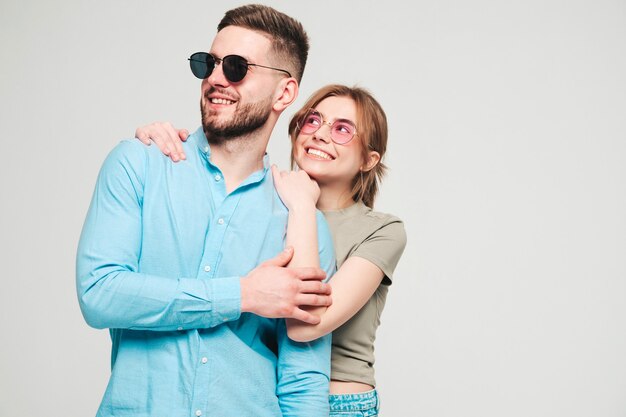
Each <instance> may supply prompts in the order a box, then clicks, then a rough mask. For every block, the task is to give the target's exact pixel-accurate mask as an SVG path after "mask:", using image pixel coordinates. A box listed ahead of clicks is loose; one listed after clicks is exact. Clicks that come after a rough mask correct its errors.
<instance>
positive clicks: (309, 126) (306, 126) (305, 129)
mask: <svg viewBox="0 0 626 417" xmlns="http://www.w3.org/2000/svg"><path fill="white" fill-rule="evenodd" d="M321 125H322V116H321V115H320V114H319V113H318V112H316V111H309V112H308V113H307V114H305V115H304V117H303V118H302V122H301V123H300V131H301V132H302V133H304V134H305V135H309V134H311V133H314V132H316V131H317V129H319V128H320V126H321Z"/></svg>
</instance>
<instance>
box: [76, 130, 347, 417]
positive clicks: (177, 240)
mask: <svg viewBox="0 0 626 417" xmlns="http://www.w3.org/2000/svg"><path fill="white" fill-rule="evenodd" d="M183 146H184V148H185V153H186V155H187V160H185V161H181V162H178V163H172V162H171V161H170V160H169V158H167V157H164V156H163V155H162V154H161V152H160V151H159V149H157V147H155V146H151V147H147V146H144V145H143V144H142V143H140V142H139V141H138V140H134V139H133V140H126V141H122V142H121V143H120V144H119V145H118V146H117V147H116V148H114V149H113V151H112V152H111V153H110V154H109V156H108V157H107V158H106V160H105V162H104V165H103V166H102V169H101V171H100V174H99V176H98V180H97V184H96V188H95V192H94V195H93V199H92V201H91V206H90V208H89V212H88V214H87V219H86V221H85V224H84V227H83V231H82V235H81V239H80V243H79V246H78V255H77V291H78V298H79V303H80V307H81V310H82V312H83V315H84V317H85V320H86V321H87V323H88V324H89V325H91V326H93V327H96V328H109V329H110V333H111V339H112V356H111V365H112V372H111V377H110V380H109V384H108V387H107V390H106V393H105V394H104V398H103V400H102V403H101V405H100V408H99V411H98V416H103V417H104V416H133V417H144V416H145V417H177V416H194V417H195V416H220V417H221V416H238V417H241V416H254V417H262V416H268V417H269V416H272V417H276V416H299V417H302V416H312V417H320V416H323V415H327V414H328V381H329V372H330V369H329V368H330V336H326V337H323V338H321V339H318V340H316V341H314V342H311V343H296V342H293V341H291V340H290V339H289V338H288V337H287V333H286V328H285V322H284V320H276V319H267V318H263V317H259V316H256V315H254V314H250V313H241V311H240V306H241V296H240V284H239V279H240V277H243V276H245V275H246V274H247V273H248V272H249V271H251V270H252V269H254V268H255V267H256V266H257V265H258V264H259V263H261V262H263V261H264V260H266V259H269V258H272V257H274V256H275V255H276V254H277V253H278V252H280V251H281V250H282V249H283V247H284V242H285V236H286V226H287V216H288V212H287V209H286V208H285V206H284V205H283V204H282V202H281V201H280V198H279V197H278V194H277V193H276V191H275V189H274V186H273V180H272V178H271V170H269V162H268V157H267V156H266V157H265V158H264V168H263V169H262V170H260V171H257V172H255V173H253V174H252V175H251V176H250V177H249V178H247V179H246V180H245V181H244V182H243V183H242V184H241V185H240V186H239V187H238V188H237V189H236V190H234V191H232V192H231V193H230V194H227V193H226V188H225V183H224V179H223V176H222V173H221V172H220V170H219V169H218V168H217V167H216V166H215V165H213V164H211V162H210V148H209V146H208V144H207V140H206V137H205V136H204V133H203V132H202V129H198V131H196V132H195V133H194V134H193V135H191V136H190V137H189V139H188V140H187V142H186V143H185V144H184V145H183ZM317 221H318V237H319V250H320V260H321V265H322V268H323V269H325V270H326V272H327V274H328V276H330V275H331V274H332V273H333V272H334V269H335V260H334V251H333V246H332V239H331V236H330V234H329V231H328V227H327V225H326V222H325V220H324V218H323V215H321V213H319V212H318V218H317Z"/></svg>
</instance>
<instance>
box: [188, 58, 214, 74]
mask: <svg viewBox="0 0 626 417" xmlns="http://www.w3.org/2000/svg"><path fill="white" fill-rule="evenodd" d="M189 66H190V67H191V72H192V73H193V75H195V76H196V77H197V78H200V79H201V80H204V79H205V78H207V77H208V76H209V75H211V73H212V72H213V68H214V67H215V59H214V58H213V57H212V56H211V55H209V54H207V53H206V52H196V53H195V54H193V55H191V57H190V58H189Z"/></svg>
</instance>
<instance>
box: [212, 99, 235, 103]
mask: <svg viewBox="0 0 626 417" xmlns="http://www.w3.org/2000/svg"><path fill="white" fill-rule="evenodd" d="M211 103H213V104H233V103H234V101H231V100H226V99H225V98H212V99H211Z"/></svg>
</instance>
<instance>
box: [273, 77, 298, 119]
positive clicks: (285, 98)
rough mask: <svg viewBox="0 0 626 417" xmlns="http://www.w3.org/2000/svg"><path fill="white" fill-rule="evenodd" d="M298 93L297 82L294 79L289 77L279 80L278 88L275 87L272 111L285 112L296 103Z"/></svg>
mask: <svg viewBox="0 0 626 417" xmlns="http://www.w3.org/2000/svg"><path fill="white" fill-rule="evenodd" d="M298 91H299V87H298V81H296V79H295V78H293V77H289V78H284V79H283V80H281V82H280V83H279V84H278V87H276V95H275V96H274V105H273V106H272V109H274V110H275V111H278V112H281V111H283V110H285V109H286V108H287V107H288V106H289V105H290V104H291V103H293V102H294V101H296V98H297V97H298Z"/></svg>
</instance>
